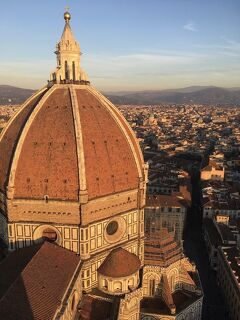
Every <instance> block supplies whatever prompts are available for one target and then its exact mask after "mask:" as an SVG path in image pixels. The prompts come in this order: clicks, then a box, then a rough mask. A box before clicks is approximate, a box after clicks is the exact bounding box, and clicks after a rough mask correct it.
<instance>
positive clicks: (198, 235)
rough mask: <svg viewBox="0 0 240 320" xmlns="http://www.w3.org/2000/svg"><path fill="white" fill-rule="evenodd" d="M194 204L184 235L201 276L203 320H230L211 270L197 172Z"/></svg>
mask: <svg viewBox="0 0 240 320" xmlns="http://www.w3.org/2000/svg"><path fill="white" fill-rule="evenodd" d="M192 184H193V199H192V200H193V203H192V208H191V210H190V212H189V216H188V219H187V224H186V230H185V235H184V251H185V254H186V256H187V257H188V258H189V259H190V260H191V261H193V262H194V263H195V264H196V266H197V269H198V271H199V274H200V278H201V282H202V287H203V291H204V300H203V315H202V319H203V320H216V319H218V320H228V319H229V318H228V316H227V310H226V307H225V302H224V300H223V297H222V295H221V292H220V288H219V286H218V284H217V279H216V273H215V272H214V271H213V270H211V269H210V266H209V262H208V255H207V251H206V248H205V243H204V239H203V235H202V221H201V220H202V219H201V209H200V205H201V202H200V184H199V173H198V171H197V172H195V174H194V175H193V179H192Z"/></svg>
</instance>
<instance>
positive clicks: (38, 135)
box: [0, 84, 143, 201]
mask: <svg viewBox="0 0 240 320" xmlns="http://www.w3.org/2000/svg"><path fill="white" fill-rule="evenodd" d="M0 154H1V157H2V161H1V162H0V188H1V191H2V192H3V193H6V191H7V190H6V188H7V189H8V191H9V194H10V197H13V198H15V199H16V198H18V199H45V198H46V197H47V200H68V201H79V193H80V191H81V190H82V191H86V193H87V195H88V199H89V200H91V199H95V198H99V197H103V196H106V195H109V194H114V193H118V192H124V191H126V190H132V189H137V188H138V186H139V182H140V179H141V177H142V167H143V160H142V155H141V151H140V149H139V146H138V143H137V140H136V138H135V136H134V134H133V132H132V130H131V129H130V127H129V125H128V124H127V122H126V121H125V119H124V118H123V116H122V115H121V114H120V113H119V111H118V110H117V109H116V108H115V107H114V106H113V105H112V104H111V103H110V102H109V101H108V100H107V99H106V98H105V97H104V96H102V95H101V94H100V93H99V92H97V91H96V90H95V89H93V88H92V87H91V86H88V85H72V84H54V85H53V86H51V87H46V88H44V89H42V90H40V91H39V92H38V93H36V94H35V95H34V96H33V97H31V98H30V99H29V100H28V101H27V102H26V103H25V104H24V105H23V106H22V108H21V110H20V111H19V112H18V113H17V114H16V115H15V117H14V118H13V119H12V120H11V121H10V123H9V124H8V126H7V128H6V129H5V130H4V132H3V134H2V136H1V140H0ZM10 172H11V175H10V174H9V173H10Z"/></svg>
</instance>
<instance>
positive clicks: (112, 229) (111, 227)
mask: <svg viewBox="0 0 240 320" xmlns="http://www.w3.org/2000/svg"><path fill="white" fill-rule="evenodd" d="M117 230H118V222H117V221H111V222H110V223H109V224H108V225H107V228H106V232H107V234H108V235H109V236H112V235H113V234H115V233H116V232H117Z"/></svg>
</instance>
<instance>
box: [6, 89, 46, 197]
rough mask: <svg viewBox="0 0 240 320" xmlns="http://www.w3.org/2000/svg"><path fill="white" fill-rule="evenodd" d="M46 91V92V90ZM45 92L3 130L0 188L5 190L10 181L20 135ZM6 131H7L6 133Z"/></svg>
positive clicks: (38, 95)
mask: <svg viewBox="0 0 240 320" xmlns="http://www.w3.org/2000/svg"><path fill="white" fill-rule="evenodd" d="M44 93H45V92H44ZM42 96H43V93H39V94H36V95H35V96H33V98H32V99H30V101H29V102H28V103H27V104H26V106H25V107H23V108H22V110H21V112H20V113H17V114H16V115H15V116H14V117H13V119H12V120H11V121H12V122H11V124H10V126H9V127H8V128H7V130H6V131H5V130H4V131H3V135H2V136H1V142H0V189H1V190H2V191H3V192H4V191H5V187H6V183H7V182H8V177H9V169H10V166H11V163H12V158H13V153H14V150H15V148H16V144H17V142H18V139H19V136H20V134H21V132H22V129H23V127H24V125H25V122H26V120H27V118H28V117H29V115H30V113H31V112H32V111H33V109H34V108H35V106H36V105H37V102H38V101H39V100H40V99H41V98H42ZM4 132H5V133H4Z"/></svg>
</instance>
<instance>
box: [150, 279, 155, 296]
mask: <svg viewBox="0 0 240 320" xmlns="http://www.w3.org/2000/svg"><path fill="white" fill-rule="evenodd" d="M149 294H150V296H154V294H155V279H150V281H149Z"/></svg>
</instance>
